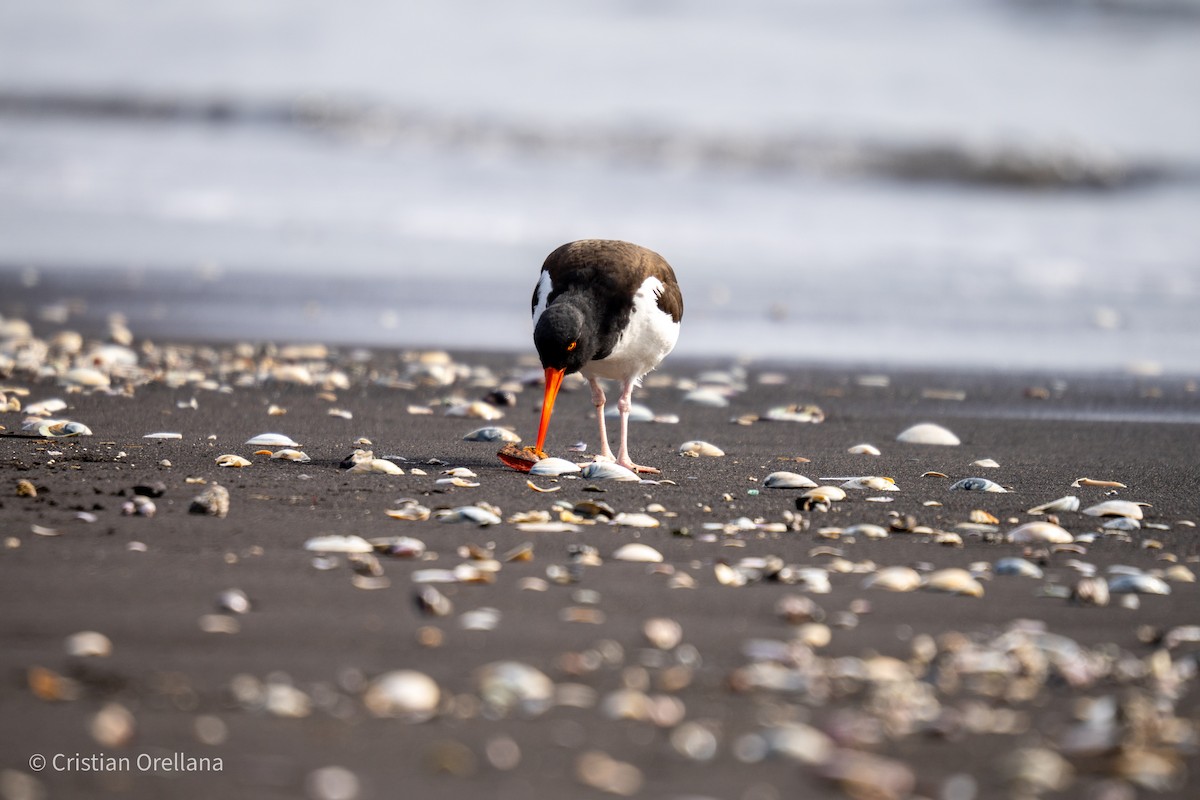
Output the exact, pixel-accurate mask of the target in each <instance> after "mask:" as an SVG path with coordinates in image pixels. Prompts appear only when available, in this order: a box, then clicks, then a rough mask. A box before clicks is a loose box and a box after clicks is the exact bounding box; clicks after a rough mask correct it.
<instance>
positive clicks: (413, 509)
mask: <svg viewBox="0 0 1200 800" xmlns="http://www.w3.org/2000/svg"><path fill="white" fill-rule="evenodd" d="M383 513H385V514H387V515H388V516H389V517H391V518H392V519H403V520H408V521H410V522H422V521H424V520H427V519H429V509H428V508H426V507H425V506H423V505H421V504H420V503H418V502H416V501H411V502H409V503H408V504H407V505H405V506H403V507H401V508H390V509H388V510H386V511H384V512H383Z"/></svg>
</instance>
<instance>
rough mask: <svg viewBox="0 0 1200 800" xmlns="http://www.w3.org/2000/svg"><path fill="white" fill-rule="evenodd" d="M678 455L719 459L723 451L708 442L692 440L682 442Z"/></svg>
mask: <svg viewBox="0 0 1200 800" xmlns="http://www.w3.org/2000/svg"><path fill="white" fill-rule="evenodd" d="M679 454H680V455H683V456H708V457H711V458H719V457H720V456H723V455H725V451H724V450H722V449H721V448H719V447H717V446H716V445H715V444H712V443H710V442H704V441H700V440H699V439H693V440H691V441H690V442H684V443H683V444H681V445H679Z"/></svg>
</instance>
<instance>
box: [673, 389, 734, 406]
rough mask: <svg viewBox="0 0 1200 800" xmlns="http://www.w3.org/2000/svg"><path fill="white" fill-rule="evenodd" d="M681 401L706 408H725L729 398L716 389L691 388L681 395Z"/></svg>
mask: <svg viewBox="0 0 1200 800" xmlns="http://www.w3.org/2000/svg"><path fill="white" fill-rule="evenodd" d="M683 402H685V403H694V404H695V405H698V406H705V407H706V408H727V407H728V406H729V398H728V397H726V396H725V395H724V394H723V393H722V392H719V391H717V390H716V389H693V390H692V391H690V392H688V393H687V394H685V395H684V396H683Z"/></svg>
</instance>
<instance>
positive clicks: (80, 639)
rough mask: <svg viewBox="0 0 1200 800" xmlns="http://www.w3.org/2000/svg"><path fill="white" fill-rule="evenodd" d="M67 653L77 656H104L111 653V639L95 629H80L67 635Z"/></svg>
mask: <svg viewBox="0 0 1200 800" xmlns="http://www.w3.org/2000/svg"><path fill="white" fill-rule="evenodd" d="M66 648H67V655H70V656H75V657H77V658H105V657H107V656H110V655H112V649H113V645H112V640H111V639H109V638H108V637H107V636H105V635H104V634H103V633H99V632H97V631H80V632H79V633H73V634H71V635H70V636H68V637H67V641H66Z"/></svg>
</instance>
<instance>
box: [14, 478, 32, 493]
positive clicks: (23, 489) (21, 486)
mask: <svg viewBox="0 0 1200 800" xmlns="http://www.w3.org/2000/svg"><path fill="white" fill-rule="evenodd" d="M17 497H37V487H36V486H34V485H33V482H32V481H28V480H26V479H25V478H22V479H21V480H19V481H17Z"/></svg>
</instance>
